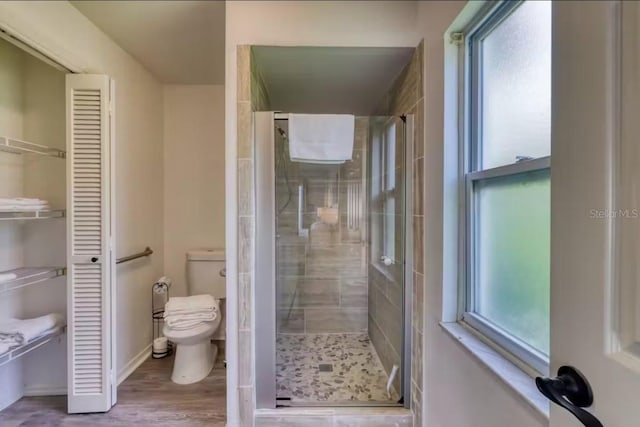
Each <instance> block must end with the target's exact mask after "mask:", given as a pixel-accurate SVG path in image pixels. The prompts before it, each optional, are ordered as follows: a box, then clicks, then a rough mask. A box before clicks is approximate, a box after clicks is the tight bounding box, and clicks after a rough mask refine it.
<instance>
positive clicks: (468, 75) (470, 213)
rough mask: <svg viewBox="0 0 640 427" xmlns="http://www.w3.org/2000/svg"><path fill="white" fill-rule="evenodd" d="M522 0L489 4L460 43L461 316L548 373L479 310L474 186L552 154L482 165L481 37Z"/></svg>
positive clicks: (541, 360)
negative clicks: (477, 302)
mask: <svg viewBox="0 0 640 427" xmlns="http://www.w3.org/2000/svg"><path fill="white" fill-rule="evenodd" d="M523 3H524V0H522V1H502V2H500V3H497V4H494V5H493V6H492V7H490V8H488V9H485V10H484V11H483V12H482V13H480V14H479V16H478V18H477V19H476V20H474V22H472V23H471V25H470V26H469V27H468V28H467V29H466V30H465V31H464V32H463V41H462V43H461V44H460V57H461V59H462V61H461V64H462V69H461V72H460V83H459V85H460V88H461V89H462V90H461V103H462V104H461V105H462V108H461V120H460V126H461V132H460V135H462V138H461V149H460V153H461V159H460V165H461V171H460V185H461V187H462V190H461V195H462V197H461V203H460V215H459V219H460V226H459V227H460V230H461V231H462V236H461V237H462V239H461V241H462V245H463V250H462V251H461V260H460V266H461V269H460V271H461V272H462V274H461V280H460V282H461V283H460V288H461V292H460V303H459V314H458V319H459V321H461V322H463V323H465V324H467V325H469V326H470V327H472V328H473V329H475V330H476V331H477V332H479V333H480V334H481V335H482V336H484V337H485V338H486V339H488V340H490V341H491V342H493V343H494V344H496V345H497V346H499V347H500V348H502V349H503V350H506V351H507V352H508V353H509V354H511V355H513V356H515V357H516V358H517V359H519V360H520V361H522V362H524V364H525V365H527V366H529V367H531V368H533V369H534V370H535V371H537V372H540V373H543V374H547V373H548V372H549V356H548V355H546V354H544V353H542V352H541V351H539V350H537V349H536V348H534V347H532V346H530V345H529V344H527V343H526V342H524V341H523V340H521V339H519V338H518V337H516V336H514V335H512V334H510V333H508V332H507V331H505V330H503V329H501V328H500V327H498V326H497V325H495V324H493V323H492V322H491V321H489V320H488V319H485V318H483V317H482V316H480V315H479V314H477V312H476V301H477V299H476V294H477V291H476V289H477V281H476V264H475V259H476V250H475V245H476V243H477V239H476V237H475V233H476V231H477V229H476V226H475V224H476V223H477V215H478V211H477V209H476V207H475V203H476V201H475V194H474V186H475V184H476V183H478V182H483V181H486V180H488V179H492V178H499V177H509V176H515V175H519V174H524V173H528V172H535V171H542V170H550V169H551V157H550V156H545V157H539V158H535V159H530V160H522V161H515V162H514V163H511V164H507V165H503V166H497V167H493V168H488V169H481V165H482V158H481V150H482V140H481V139H482V128H481V125H482V117H481V107H480V105H481V99H482V92H481V91H482V89H481V86H480V85H479V83H480V82H481V79H482V68H481V65H480V64H481V62H482V41H483V40H484V38H485V37H486V36H487V35H489V34H490V33H491V32H492V31H493V30H494V29H495V28H496V27H497V26H498V25H500V24H501V23H502V22H503V21H504V20H505V19H506V18H507V17H509V16H510V15H511V13H513V12H514V11H515V10H516V9H517V8H518V7H519V6H521V5H522V4H523Z"/></svg>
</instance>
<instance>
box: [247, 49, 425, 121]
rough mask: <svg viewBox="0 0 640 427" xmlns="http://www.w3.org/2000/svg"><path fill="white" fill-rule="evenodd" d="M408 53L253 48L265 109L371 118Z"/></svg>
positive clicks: (404, 63)
mask: <svg viewBox="0 0 640 427" xmlns="http://www.w3.org/2000/svg"><path fill="white" fill-rule="evenodd" d="M414 51H415V49H414V48H378V47H272V46H259V47H256V48H255V52H254V53H255V59H256V64H257V66H258V69H259V70H260V73H261V74H262V77H263V79H264V81H265V85H266V86H267V90H268V92H269V98H270V101H271V107H272V109H273V110H275V111H283V112H291V113H310V114H319V113H333V114H357V115H371V114H375V113H376V112H377V110H379V108H378V107H380V106H381V102H382V101H383V100H384V96H385V94H386V93H387V91H388V90H389V89H390V87H391V84H392V83H393V81H394V80H395V78H396V77H397V76H398V75H399V74H400V72H401V71H402V69H403V68H404V67H405V66H406V65H407V64H408V63H409V61H410V60H411V56H412V55H413V53H414Z"/></svg>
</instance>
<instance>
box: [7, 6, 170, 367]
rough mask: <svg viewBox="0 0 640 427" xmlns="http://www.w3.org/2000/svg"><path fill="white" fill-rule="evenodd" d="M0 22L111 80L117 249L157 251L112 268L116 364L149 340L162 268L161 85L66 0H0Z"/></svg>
mask: <svg viewBox="0 0 640 427" xmlns="http://www.w3.org/2000/svg"><path fill="white" fill-rule="evenodd" d="M62 23H63V25H61V24H62ZM0 26H2V27H3V28H6V29H8V30H10V31H11V32H13V33H17V34H18V35H19V36H20V37H22V38H23V39H26V40H28V41H29V42H30V43H32V44H33V45H34V46H37V47H38V48H40V49H41V50H44V51H47V52H48V53H49V54H50V55H51V56H53V57H55V58H56V59H58V60H59V61H60V62H62V63H64V64H65V65H67V66H69V67H72V68H73V69H75V70H77V71H82V72H92V73H102V74H108V75H110V76H111V77H112V78H114V79H115V81H116V103H115V110H116V131H115V137H116V165H117V166H116V192H117V200H116V201H117V207H116V215H115V217H116V238H117V244H116V254H117V255H118V256H122V255H127V254H129V253H133V252H137V251H140V250H142V249H143V248H144V247H145V246H147V245H148V246H151V248H152V249H153V250H154V251H155V253H154V254H153V255H152V256H151V257H150V258H149V259H146V260H139V261H137V262H133V263H129V264H124V265H121V266H119V267H118V274H117V284H118V285H117V288H118V295H117V299H116V304H117V315H118V320H117V332H118V340H117V346H118V357H117V363H116V367H117V370H118V371H122V370H124V369H126V368H127V365H128V364H129V362H131V361H132V359H133V358H134V357H135V356H136V355H138V354H140V353H141V352H143V351H144V350H145V349H146V347H147V345H148V344H149V343H150V341H151V327H150V326H151V325H150V319H149V317H150V316H149V313H150V309H151V307H150V295H149V294H150V291H149V289H150V286H151V284H152V283H153V281H154V279H156V278H157V277H158V276H160V275H161V274H162V273H163V258H164V254H163V252H164V233H163V227H164V220H163V211H164V204H163V197H164V194H163V189H162V187H163V185H162V183H163V147H162V141H163V135H162V131H163V125H162V113H163V112H162V86H161V85H160V84H159V83H158V82H157V81H156V80H155V79H154V77H153V76H152V75H151V74H150V73H149V72H148V71H147V70H145V69H144V68H143V67H142V66H141V65H139V64H138V63H137V62H136V61H135V60H134V59H133V58H131V56H129V55H128V54H127V53H126V52H124V51H123V50H122V49H121V48H120V47H118V46H117V45H116V44H115V43H114V42H113V41H112V40H110V39H109V38H108V37H107V36H106V35H105V34H103V33H102V32H101V31H100V30H99V29H98V28H97V27H96V26H95V25H93V24H92V23H91V22H90V21H89V20H88V19H87V18H85V17H84V15H82V14H81V13H80V12H78V11H77V10H76V9H75V8H74V7H73V6H72V5H71V4H69V3H68V2H47V1H33V2H19V1H8V2H0Z"/></svg>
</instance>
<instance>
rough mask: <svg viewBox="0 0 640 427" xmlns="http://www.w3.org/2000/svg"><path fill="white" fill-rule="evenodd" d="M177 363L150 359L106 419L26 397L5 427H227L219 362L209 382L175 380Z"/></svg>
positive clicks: (3, 416) (58, 401) (2, 420)
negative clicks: (186, 383) (172, 375)
mask: <svg viewBox="0 0 640 427" xmlns="http://www.w3.org/2000/svg"><path fill="white" fill-rule="evenodd" d="M172 366H173V358H171V357H168V358H166V359H157V360H154V359H148V360H147V361H146V362H144V363H143V364H142V365H141V366H140V367H139V368H138V369H137V370H136V371H135V372H134V373H133V374H131V376H130V377H129V378H127V379H126V380H125V381H124V382H123V383H122V384H121V385H120V387H118V403H117V404H116V406H114V407H113V408H112V409H111V411H109V412H108V413H106V414H87V415H68V414H67V410H66V408H67V398H66V396H51V397H25V398H22V399H20V400H19V401H17V402H16V403H14V404H13V405H11V406H9V407H8V408H6V409H5V410H4V411H2V412H0V426H2V427H18V426H20V427H36V426H37V427H59V426H64V427H67V426H70V427H85V426H88V427H104V426H109V427H114V426H123V427H124V426H127V427H129V426H136V427H142V426H157V427H174V426H175V427H187V426H189V427H191V426H193V427H198V426H207V427H224V425H225V418H226V371H225V368H224V366H223V364H222V362H219V363H217V364H216V367H215V368H214V369H213V370H212V371H211V374H209V376H208V377H207V378H206V379H204V380H203V381H201V382H199V383H196V384H190V385H178V384H174V383H172V382H171V380H170V375H171V368H172Z"/></svg>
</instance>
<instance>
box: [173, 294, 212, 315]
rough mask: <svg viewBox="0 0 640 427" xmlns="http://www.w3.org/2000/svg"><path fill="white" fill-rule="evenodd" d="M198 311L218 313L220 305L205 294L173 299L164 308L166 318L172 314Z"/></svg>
mask: <svg viewBox="0 0 640 427" xmlns="http://www.w3.org/2000/svg"><path fill="white" fill-rule="evenodd" d="M197 310H209V311H218V303H217V302H216V300H215V298H214V297H212V296H211V295H208V294H203V295H193V296H190V297H172V298H169V301H168V302H167V304H166V305H165V307H164V313H165V316H167V314H171V313H172V312H177V313H183V312H185V311H189V312H193V311H197Z"/></svg>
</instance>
